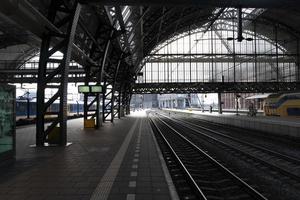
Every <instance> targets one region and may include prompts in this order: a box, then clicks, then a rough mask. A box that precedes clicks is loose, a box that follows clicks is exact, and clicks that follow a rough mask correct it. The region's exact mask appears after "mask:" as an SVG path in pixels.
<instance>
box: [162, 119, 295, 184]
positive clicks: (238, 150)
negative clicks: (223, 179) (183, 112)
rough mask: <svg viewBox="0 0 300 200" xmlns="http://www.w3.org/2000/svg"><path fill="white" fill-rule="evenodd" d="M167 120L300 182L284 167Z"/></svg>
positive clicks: (182, 124)
mask: <svg viewBox="0 0 300 200" xmlns="http://www.w3.org/2000/svg"><path fill="white" fill-rule="evenodd" d="M159 115H161V114H159ZM161 116H164V117H167V116H165V115H161ZM167 118H168V119H170V120H172V121H173V122H174V123H177V124H179V125H181V126H184V127H186V128H188V129H190V130H192V131H194V132H196V133H197V134H200V135H202V136H205V137H206V138H209V139H211V140H213V141H214V142H217V143H219V144H222V145H223V146H226V147H227V148H230V149H232V150H234V151H236V152H238V153H240V154H243V155H245V156H247V157H250V158H251V159H253V160H256V161H258V162H259V163H261V164H264V165H265V166H266V167H269V168H271V169H273V170H275V171H277V172H280V173H281V174H283V175H285V176H287V177H289V178H291V179H293V180H296V181H298V182H300V176H298V175H296V174H294V173H291V172H290V171H288V170H286V169H283V168H282V167H279V166H277V165H274V164H272V163H270V162H267V161H266V160H264V159H263V158H258V157H257V156H255V155H253V154H252V153H250V152H246V151H244V150H241V149H239V148H237V147H235V146H234V145H231V144H228V143H226V142H224V141H222V140H220V139H217V138H215V137H213V136H210V135H208V134H206V133H203V132H200V131H199V130H197V129H195V128H192V127H191V126H188V125H186V124H185V123H178V122H176V121H175V120H174V119H171V118H169V117H167Z"/></svg>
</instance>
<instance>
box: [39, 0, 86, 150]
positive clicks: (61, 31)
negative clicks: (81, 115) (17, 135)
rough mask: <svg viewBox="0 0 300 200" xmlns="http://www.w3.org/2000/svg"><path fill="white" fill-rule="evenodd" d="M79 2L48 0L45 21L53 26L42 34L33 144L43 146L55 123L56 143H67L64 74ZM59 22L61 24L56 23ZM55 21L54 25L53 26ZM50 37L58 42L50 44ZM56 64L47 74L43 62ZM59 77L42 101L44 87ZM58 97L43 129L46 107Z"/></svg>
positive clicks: (75, 26)
mask: <svg viewBox="0 0 300 200" xmlns="http://www.w3.org/2000/svg"><path fill="white" fill-rule="evenodd" d="M80 10H81V5H80V4H79V3H77V2H73V3H72V2H70V1H69V2H66V1H63V0H52V1H51V4H50V7H49V11H48V20H49V21H50V22H51V23H52V26H55V28H54V29H55V30H57V31H54V32H53V30H50V31H47V32H45V33H44V36H43V41H42V46H41V53H40V61H39V71H38V73H39V75H38V90H37V123H36V145H37V146H44V145H45V143H46V142H48V139H49V138H48V136H49V134H51V133H52V131H53V130H54V129H55V128H56V127H57V125H59V139H58V141H56V143H58V144H59V145H62V146H63V145H66V144H67V123H66V122H67V87H68V74H69V63H70V58H71V52H72V47H73V40H74V36H75V32H76V28H77V23H78V19H79V15H80ZM60 22H61V23H60ZM56 24H57V25H56ZM53 40H57V41H58V42H57V43H55V44H52V42H53ZM56 52H61V53H62V54H63V57H62V59H52V58H51V57H52V55H53V54H54V53H56ZM49 63H57V64H58V67H57V68H55V69H54V71H53V72H52V74H51V75H47V74H48V73H47V70H48V68H47V65H48V64H49ZM55 77H59V78H60V82H59V83H60V85H57V92H56V93H55V94H54V95H53V96H52V97H51V98H50V99H49V100H48V101H46V102H45V90H46V89H47V88H49V87H50V88H53V87H54V86H53V85H52V86H49V85H48V84H49V83H51V79H53V78H55ZM56 100H59V108H58V110H57V111H55V112H53V111H52V112H51V114H56V116H57V117H56V119H55V120H54V122H52V123H51V125H49V126H48V127H47V128H46V129H45V116H46V115H47V114H48V111H49V107H50V106H51V104H53V103H54V101H56Z"/></svg>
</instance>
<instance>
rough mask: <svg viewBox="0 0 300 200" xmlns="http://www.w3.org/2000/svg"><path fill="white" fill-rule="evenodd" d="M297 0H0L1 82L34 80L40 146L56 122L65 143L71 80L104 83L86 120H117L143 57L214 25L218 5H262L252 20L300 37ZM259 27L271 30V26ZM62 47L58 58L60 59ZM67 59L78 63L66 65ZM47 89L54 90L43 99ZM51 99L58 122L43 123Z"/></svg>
mask: <svg viewBox="0 0 300 200" xmlns="http://www.w3.org/2000/svg"><path fill="white" fill-rule="evenodd" d="M299 5H300V2H299V1H296V0H289V1H286V0H214V1H212V0H198V1H197V0H185V1H181V0H168V1H166V0H165V1H161V0H159V1H158V0H154V1H146V0H121V1H120V0H118V1H117V0H114V1H108V0H79V1H76V0H40V1H36V0H2V1H1V6H0V57H1V61H0V72H1V76H0V81H1V82H10V83H11V82H14V83H16V82H19V83H23V82H36V81H37V83H38V98H37V100H38V103H37V104H38V115H37V145H38V146H43V145H44V143H45V142H46V139H47V135H48V134H49V132H51V131H52V130H53V128H54V127H56V126H57V125H58V124H59V125H60V127H61V130H60V131H61V138H60V143H61V144H62V145H66V143H67V139H66V103H67V97H66V94H67V83H68V81H74V82H84V83H85V84H103V85H104V88H105V89H106V93H104V94H103V97H102V98H101V99H102V116H100V114H99V113H100V112H99V110H100V103H99V102H100V97H101V96H100V95H92V96H91V95H90V96H89V95H85V106H84V107H85V118H86V119H87V118H88V115H89V116H91V117H92V118H95V119H96V121H97V125H98V126H99V124H100V120H101V118H102V120H103V121H105V120H106V119H108V118H109V116H112V117H111V119H110V120H111V121H113V119H114V117H116V116H119V117H120V116H121V115H122V113H123V111H124V110H126V111H127V112H129V104H130V98H131V94H132V91H133V87H135V80H136V79H137V76H138V73H139V71H140V69H141V68H142V66H143V62H145V60H144V58H145V57H147V56H148V55H149V54H150V53H151V51H152V50H153V49H154V48H155V47H156V46H158V45H159V44H161V43H163V42H164V41H166V40H168V39H170V38H172V37H174V36H175V35H178V34H180V33H184V32H186V31H188V30H191V29H195V28H197V27H201V26H203V25H204V24H207V23H213V22H214V21H215V20H216V19H217V18H218V16H219V15H220V13H215V12H214V10H215V9H216V8H220V7H221V8H222V7H242V8H248V7H250V8H265V11H264V12H263V13H261V14H260V15H259V16H257V18H256V19H255V20H266V23H268V21H275V22H276V23H278V24H280V26H281V27H284V29H286V30H287V31H288V32H291V33H293V35H295V37H299V36H300V34H299V33H300V23H299V22H300V10H299ZM221 10H222V9H221ZM258 31H260V33H261V34H263V35H266V36H267V35H268V30H267V29H266V30H264V29H261V30H258ZM287 48H290V49H295V48H297V45H296V46H291V47H287ZM58 52H60V53H61V54H62V57H61V58H56V57H55V54H56V53H58ZM37 54H38V55H39V56H40V60H39V63H38V64H36V65H34V67H33V68H32V69H31V71H30V70H28V69H27V71H26V69H25V70H24V71H22V66H23V64H24V63H25V62H27V61H28V60H29V59H30V58H31V57H32V56H35V55H37ZM70 61H74V62H76V63H78V66H77V67H74V66H73V67H71V66H69V65H70ZM270 87H271V86H270ZM49 88H51V89H56V93H55V94H54V95H53V97H51V98H50V99H46V100H45V91H46V90H47V89H49ZM143 88H144V86H141V87H140V90H143ZM296 88H297V86H296ZM90 99H93V100H92V101H90V102H88V100H90ZM54 101H59V102H60V107H59V111H58V112H54V113H53V112H52V113H50V114H55V115H57V120H56V121H55V122H53V123H52V124H51V125H50V126H49V127H47V128H46V127H45V124H44V122H45V115H47V114H49V113H48V110H47V109H48V107H49V106H50V105H51V104H52V103H53V102H54ZM95 104H96V106H94V107H93V106H92V105H95ZM95 108H96V109H95Z"/></svg>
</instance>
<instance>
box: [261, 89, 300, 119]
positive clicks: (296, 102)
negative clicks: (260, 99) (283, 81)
mask: <svg viewBox="0 0 300 200" xmlns="http://www.w3.org/2000/svg"><path fill="white" fill-rule="evenodd" d="M263 109H264V113H265V115H266V116H280V117H287V116H292V117H300V93H278V94H270V95H269V96H268V97H266V98H265V99H264V105H263Z"/></svg>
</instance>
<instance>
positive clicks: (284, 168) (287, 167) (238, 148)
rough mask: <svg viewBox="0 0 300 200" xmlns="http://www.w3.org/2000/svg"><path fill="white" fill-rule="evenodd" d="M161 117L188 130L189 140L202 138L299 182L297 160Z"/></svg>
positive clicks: (196, 125)
mask: <svg viewBox="0 0 300 200" xmlns="http://www.w3.org/2000/svg"><path fill="white" fill-rule="evenodd" d="M159 115H161V114H159ZM161 116H163V117H165V118H166V120H167V121H168V123H169V124H171V125H172V126H173V127H175V128H178V129H182V128H183V127H184V128H185V129H186V130H189V134H188V135H187V131H185V133H186V134H185V135H186V137H188V138H189V139H191V140H199V137H201V138H204V139H206V140H207V141H209V142H212V143H214V144H218V145H221V146H223V147H225V148H226V149H228V150H229V151H232V153H233V154H236V155H237V156H238V157H240V158H243V157H244V159H250V160H251V161H252V163H255V164H257V166H259V165H262V166H265V167H267V168H268V169H269V170H266V171H269V173H272V175H274V174H275V175H276V174H280V175H284V176H285V177H287V178H288V179H290V180H294V181H296V182H297V183H299V182H300V160H299V159H296V158H293V157H290V156H288V155H285V154H282V153H279V152H276V151H273V150H270V149H267V148H264V147H262V146H258V145H255V144H251V143H249V142H246V141H242V140H240V139H237V138H234V137H231V136H228V135H226V134H223V133H221V132H218V131H215V130H212V129H210V128H207V127H204V126H201V125H199V124H194V123H191V122H188V121H186V120H179V119H176V120H175V119H171V118H169V117H168V116H165V115H161Z"/></svg>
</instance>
